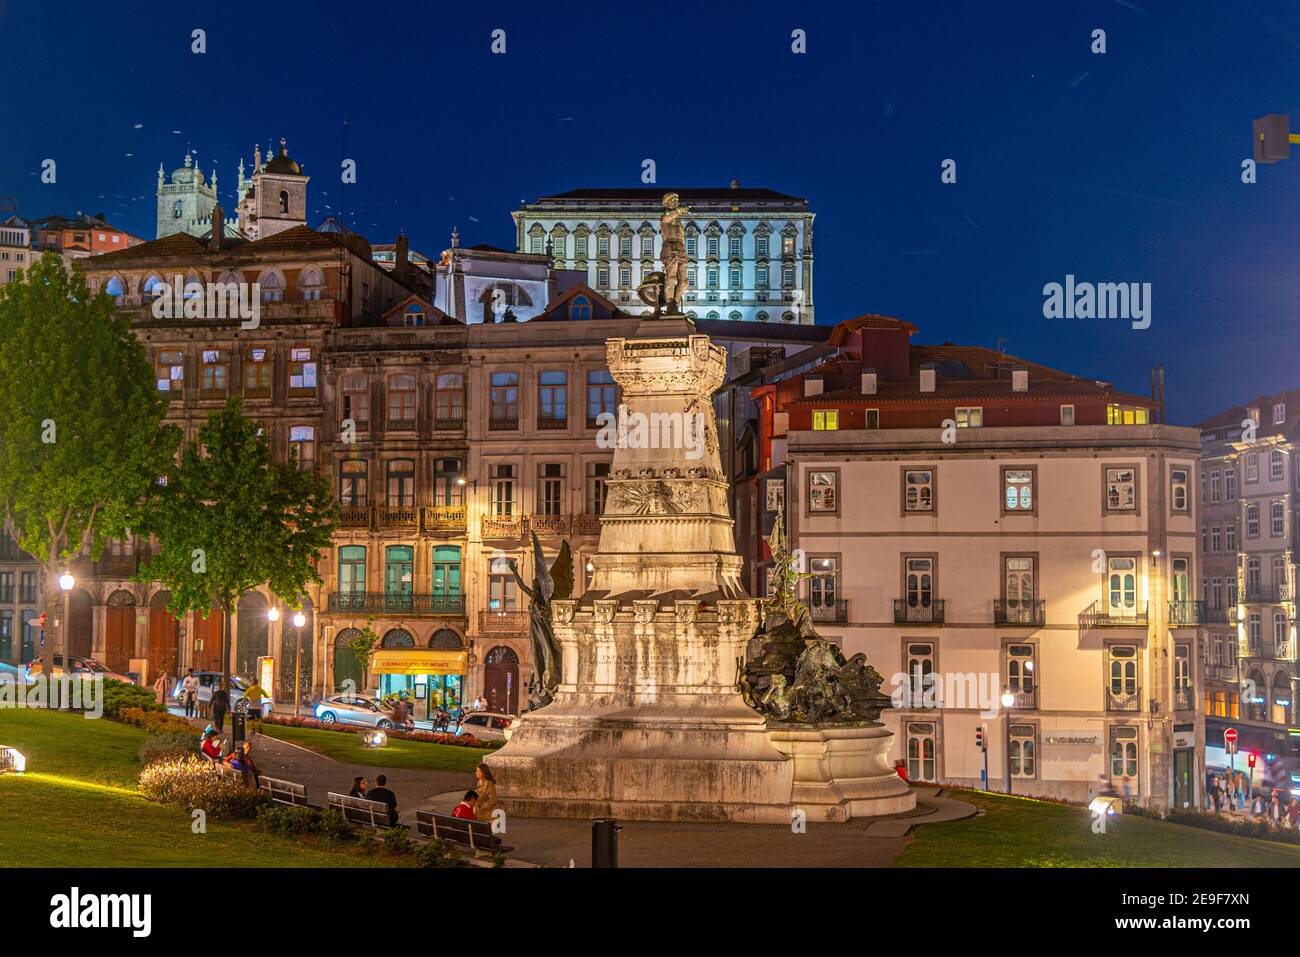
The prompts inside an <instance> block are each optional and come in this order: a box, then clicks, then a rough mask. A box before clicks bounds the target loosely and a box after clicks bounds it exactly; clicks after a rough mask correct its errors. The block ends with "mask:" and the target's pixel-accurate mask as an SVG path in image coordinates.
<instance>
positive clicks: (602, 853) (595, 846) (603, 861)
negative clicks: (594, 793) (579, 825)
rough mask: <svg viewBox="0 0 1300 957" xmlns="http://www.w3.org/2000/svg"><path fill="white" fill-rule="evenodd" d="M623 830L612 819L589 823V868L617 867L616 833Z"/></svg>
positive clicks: (598, 819) (601, 819)
mask: <svg viewBox="0 0 1300 957" xmlns="http://www.w3.org/2000/svg"><path fill="white" fill-rule="evenodd" d="M621 830H623V825H621V824H619V823H618V822H617V821H615V820H614V819H613V818H612V817H598V818H596V819H595V820H594V821H592V822H591V866H592V867H618V832H619V831H621Z"/></svg>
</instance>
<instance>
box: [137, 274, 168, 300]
mask: <svg viewBox="0 0 1300 957" xmlns="http://www.w3.org/2000/svg"><path fill="white" fill-rule="evenodd" d="M162 284H163V281H162V280H161V279H160V278H159V277H158V276H157V274H155V275H151V276H150V277H149V278H148V279H146V280H145V281H144V285H143V286H141V287H140V288H141V289H142V290H143V291H144V297H145V299H157V298H158V296H159V295H160V294H161V291H162V290H160V289H159V288H158V287H159V286H161V285H162Z"/></svg>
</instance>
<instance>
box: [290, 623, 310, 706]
mask: <svg viewBox="0 0 1300 957" xmlns="http://www.w3.org/2000/svg"><path fill="white" fill-rule="evenodd" d="M305 624H307V616H306V615H304V614H303V613H302V612H301V611H295V612H294V613H293V716H294V717H295V718H296V717H298V704H299V702H301V701H302V694H301V692H300V691H299V690H298V683H299V680H300V679H301V676H302V626H303V625H305Z"/></svg>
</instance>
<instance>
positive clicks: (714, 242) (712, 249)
mask: <svg viewBox="0 0 1300 957" xmlns="http://www.w3.org/2000/svg"><path fill="white" fill-rule="evenodd" d="M705 250H706V255H707V256H708V257H709V258H710V259H717V258H718V237H717V236H710V237H708V239H707V240H706V241H705Z"/></svg>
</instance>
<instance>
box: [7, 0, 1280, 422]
mask: <svg viewBox="0 0 1300 957" xmlns="http://www.w3.org/2000/svg"><path fill="white" fill-rule="evenodd" d="M1284 7H1285V8H1286V10H1285V12H1283V10H1282V9H1280V8H1284ZM196 27H201V28H203V29H205V30H206V31H207V46H208V52H207V53H206V54H205V55H202V56H198V55H194V54H192V53H191V52H190V43H191V41H190V33H191V31H192V30H193V29H195V28H196ZM498 27H500V28H503V29H505V30H506V31H507V50H508V52H507V53H506V54H505V55H504V56H499V55H498V56H494V55H492V54H491V53H490V52H489V42H490V38H489V34H490V32H491V31H492V30H493V29H494V28H498ZM1096 27H1100V28H1103V29H1105V30H1106V32H1107V47H1108V52H1107V53H1106V54H1105V55H1100V56H1099V55H1093V54H1092V53H1091V52H1090V50H1089V46H1090V42H1091V40H1090V34H1091V31H1092V30H1093V29H1094V28H1096ZM794 28H802V29H804V30H806V31H807V35H808V52H807V53H806V54H805V55H802V56H796V55H794V54H793V53H791V52H790V32H791V30H792V29H794ZM0 37H3V46H4V51H5V52H4V55H3V57H2V58H0V89H3V90H4V91H5V94H4V96H0V195H11V196H14V197H16V198H17V199H18V201H19V212H20V213H21V214H23V215H25V216H28V217H37V216H41V215H46V214H48V213H53V212H63V213H72V212H74V211H76V210H84V211H86V212H91V213H94V212H99V211H103V212H104V213H106V214H107V216H108V217H109V218H110V219H111V220H112V221H113V222H115V223H117V224H118V225H120V226H122V227H123V228H125V229H127V230H129V231H132V232H135V233H137V234H139V235H142V236H144V237H146V238H152V237H153V234H154V225H153V224H154V188H155V183H156V175H157V169H158V164H159V163H160V162H162V163H163V164H165V166H166V167H167V169H168V170H171V169H172V168H174V167H175V166H177V165H179V164H180V162H181V160H182V158H183V155H184V149H185V145H186V143H192V144H193V146H194V147H195V149H196V150H197V151H198V159H199V162H200V164H201V165H202V167H203V169H204V170H205V171H208V170H210V169H211V168H212V166H213V162H214V160H215V161H216V167H217V170H218V174H219V177H220V184H219V185H220V186H221V191H222V194H223V199H224V200H225V203H226V205H227V206H229V205H231V204H232V195H233V191H234V186H235V173H236V169H237V166H238V163H239V159H240V157H241V156H243V157H245V158H246V159H247V158H249V157H251V153H252V146H253V144H254V142H257V143H261V144H263V148H265V144H266V143H267V141H268V140H270V139H274V140H276V141H277V142H278V139H279V137H280V136H282V135H283V136H285V137H287V139H288V142H289V146H290V150H291V152H292V154H293V155H294V156H295V158H297V159H298V160H299V161H301V162H302V163H304V165H305V168H306V171H307V172H308V173H311V174H312V175H313V179H312V182H311V186H310V190H311V197H312V201H313V206H315V207H316V208H317V209H318V210H319V211H320V212H319V215H320V216H322V217H323V216H324V215H326V214H327V213H329V212H330V211H331V210H330V209H327V208H326V205H327V204H328V205H329V206H330V207H332V208H333V210H337V208H338V185H337V183H338V169H339V161H340V157H341V156H342V155H343V154H342V152H341V133H340V130H341V120H342V118H343V117H345V116H346V117H347V120H348V123H349V132H348V155H349V156H350V157H352V158H354V159H355V160H356V161H357V165H358V177H359V181H358V183H357V185H356V186H355V187H349V190H350V193H349V196H348V198H347V203H348V206H349V209H351V210H354V211H355V215H354V216H352V217H349V220H350V222H351V224H352V225H354V226H355V228H357V229H358V230H360V231H361V232H363V233H365V234H366V235H367V236H369V237H370V238H371V239H372V240H373V241H376V242H379V241H391V238H392V237H393V235H394V234H395V233H396V232H397V231H398V230H399V229H403V230H405V231H406V232H407V233H408V234H409V235H410V236H411V238H412V244H413V246H414V247H415V248H417V249H420V250H421V251H424V252H426V253H428V254H430V255H434V254H436V253H437V252H438V251H439V250H441V249H442V248H444V247H445V246H446V245H447V242H448V235H449V233H450V231H451V227H452V226H453V225H458V226H459V227H460V231H461V236H462V238H463V241H464V242H466V243H467V244H471V243H476V242H490V243H494V244H497V245H502V246H511V245H512V244H513V241H514V234H513V228H512V225H511V221H510V217H509V213H510V210H512V209H513V208H515V207H516V205H517V204H518V201H519V199H520V198H521V197H528V198H529V199H532V198H535V197H536V196H538V195H545V194H548V193H555V192H560V191H563V190H566V189H571V188H575V187H580V186H620V185H640V178H639V177H640V171H641V161H642V160H643V159H644V158H646V157H650V158H653V159H655V161H656V163H657V165H658V173H659V185H663V186H668V185H677V186H696V185H715V184H725V183H726V182H728V181H729V180H730V179H732V178H733V177H735V178H738V179H739V180H740V181H741V183H742V184H744V185H746V186H767V187H771V188H773V189H778V190H782V191H784V192H789V193H793V194H796V195H801V196H806V197H808V198H809V200H810V202H811V205H812V208H813V210H814V211H815V212H816V213H817V222H816V255H817V258H816V280H815V295H816V302H817V312H818V317H819V320H820V321H821V322H824V323H832V322H836V321H839V320H841V319H844V318H848V317H851V316H854V315H857V314H859V313H862V312H880V313H885V314H889V315H896V316H899V317H902V318H905V319H907V320H909V321H911V322H913V323H914V324H915V325H917V326H918V327H919V329H920V334H919V336H918V337H917V338H918V341H922V342H942V341H945V340H947V339H953V340H955V341H958V342H969V343H977V344H984V345H989V346H995V345H996V343H997V340H998V338H999V337H1001V338H1003V339H1005V340H1006V343H1005V344H1006V347H1007V349H1008V351H1010V352H1014V353H1017V354H1020V355H1023V356H1025V357H1026V358H1031V359H1034V360H1036V361H1041V362H1046V363H1048V364H1051V365H1056V366H1059V367H1061V368H1064V369H1067V370H1069V371H1072V372H1076V373H1079V374H1084V375H1089V376H1094V377H1097V378H1103V379H1107V380H1110V381H1114V382H1116V383H1117V384H1118V385H1120V386H1121V387H1123V388H1128V389H1130V390H1133V391H1137V392H1146V391H1147V389H1148V372H1149V369H1150V367H1151V366H1152V365H1154V364H1156V363H1163V364H1164V365H1165V367H1166V370H1167V390H1168V399H1169V405H1170V419H1171V421H1178V422H1194V421H1197V420H1199V419H1201V418H1203V417H1205V416H1208V415H1210V414H1211V413H1213V412H1215V411H1217V410H1219V409H1220V408H1221V407H1224V406H1226V405H1229V404H1232V403H1234V402H1238V401H1242V400H1244V399H1247V398H1249V397H1251V396H1254V395H1256V394H1258V393H1260V392H1267V391H1276V390H1280V389H1283V388H1288V387H1291V386H1295V385H1298V384H1300V370H1298V369H1297V368H1296V362H1295V358H1296V355H1297V349H1296V345H1297V343H1300V330H1297V327H1296V322H1297V311H1298V310H1300V277H1298V276H1297V260H1296V256H1295V252H1296V250H1297V240H1298V239H1300V216H1297V214H1296V213H1297V210H1298V209H1300V150H1298V151H1297V155H1296V158H1295V159H1293V160H1291V161H1289V162H1286V163H1280V164H1276V165H1273V166H1261V167H1260V170H1259V182H1258V183H1257V184H1256V185H1253V186H1246V185H1243V184H1242V183H1241V179H1240V173H1241V170H1240V164H1241V161H1242V159H1243V158H1245V157H1247V156H1249V150H1250V137H1249V133H1250V121H1251V120H1252V119H1253V118H1254V117H1256V116H1259V115H1262V114H1264V113H1269V112H1291V113H1293V114H1295V115H1296V118H1295V119H1293V121H1292V128H1293V129H1296V130H1300V8H1297V7H1296V5H1294V4H1290V3H1287V4H1282V3H1274V2H1265V0H1247V2H1243V3H1222V2H1220V3H1211V2H1185V3H1176V4H1174V3H1158V2H1154V0H1122V2H1121V0H1086V2H1077V3H1076V2H1063V0H1055V2H1051V3H1043V2H1041V0H1033V2H998V3H986V2H967V3H957V2H953V3H938V2H930V0H916V2H914V3H869V4H865V5H862V4H853V5H850V4H847V3H834V4H794V5H792V4H789V3H768V2H760V0H752V2H745V3H735V4H731V3H727V4H723V3H709V2H703V3H691V4H683V5H681V6H675V5H674V4H671V3H657V4H646V5H641V4H628V3H622V2H620V3H617V4H614V3H604V4H603V3H582V4H521V3H511V4H501V3H485V2H480V3H468V4H443V3H438V4H428V5H426V4H414V3H412V4H404V3H400V2H391V0H390V2H387V3H376V4H366V3H357V2H351V0H349V2H340V0H328V2H324V3H293V4H276V3H272V4H253V5H251V6H250V5H248V4H233V5H232V4H221V3H215V4H175V3H166V4H154V3H133V2H129V0H128V2H116V3H105V2H95V3H86V2H80V0H77V2H67V0H64V2H59V3H33V2H29V0H22V2H14V0H0ZM136 124H143V125H142V127H141V128H140V129H135V125H136ZM173 130H179V131H181V132H179V133H174V132H172V131H173ZM47 157H51V158H54V159H56V160H57V161H58V164H59V165H58V182H57V184H55V185H41V183H40V180H39V175H38V170H39V168H40V163H41V161H42V160H43V159H45V158H47ZM948 157H951V158H953V159H955V160H957V164H958V167H957V174H958V175H957V179H958V181H957V183H956V185H951V186H948V185H942V184H941V183H940V181H939V165H940V163H941V161H942V160H943V159H945V158H948ZM312 225H316V223H315V222H313V223H312ZM1067 273H1073V274H1075V275H1076V276H1077V277H1079V279H1081V280H1091V281H1096V282H1101V281H1134V282H1150V283H1152V284H1153V323H1152V327H1151V328H1150V329H1148V330H1146V331H1134V330H1132V329H1130V328H1129V327H1128V324H1127V323H1119V322H1112V323H1102V322H1098V321H1095V320H1094V321H1086V320H1075V321H1069V320H1060V321H1055V322H1051V321H1048V320H1046V319H1044V318H1043V317H1042V302H1043V296H1042V288H1043V285H1044V284H1045V283H1048V282H1053V281H1056V282H1061V281H1064V278H1065V275H1066V274H1067Z"/></svg>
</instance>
